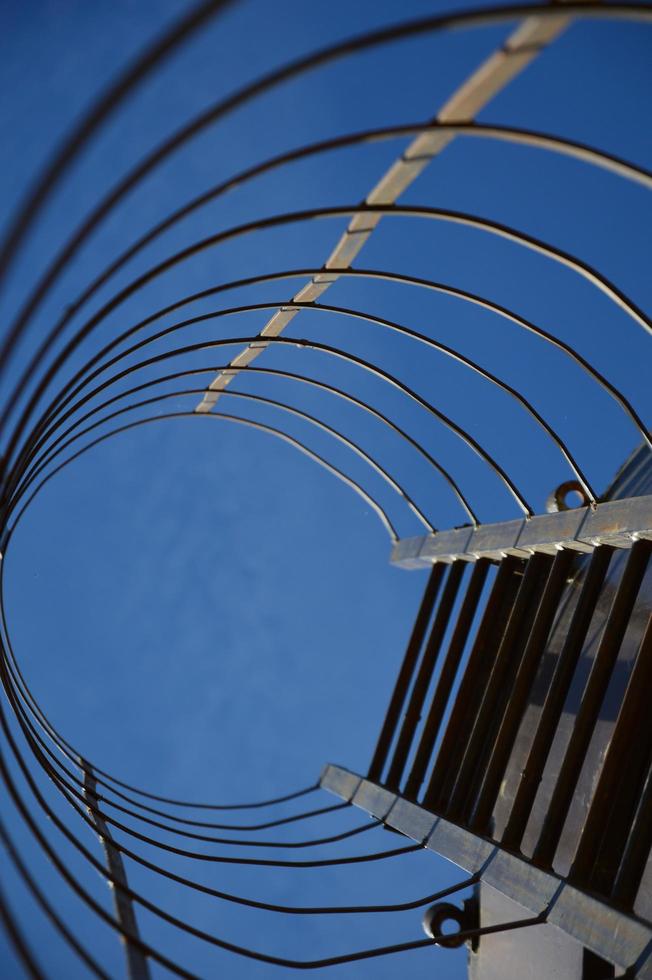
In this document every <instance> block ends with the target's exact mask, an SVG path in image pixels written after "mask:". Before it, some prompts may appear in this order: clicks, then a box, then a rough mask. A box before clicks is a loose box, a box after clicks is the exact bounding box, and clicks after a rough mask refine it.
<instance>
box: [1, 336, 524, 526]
mask: <svg viewBox="0 0 652 980" xmlns="http://www.w3.org/2000/svg"><path fill="white" fill-rule="evenodd" d="M255 342H258V337H238V338H232V337H231V338H223V339H221V340H212V341H204V342H201V343H198V344H190V345H186V346H184V347H179V348H176V349H175V350H173V351H166V352H164V353H162V354H159V355H156V356H154V357H150V358H147V359H146V360H144V361H140V362H139V363H138V364H136V365H132V366H130V367H128V368H125V369H123V370H122V371H120V372H118V373H117V374H116V375H115V376H114V378H113V379H112V380H111V381H108V382H104V383H103V384H100V385H98V386H97V387H96V388H95V389H93V390H92V391H91V392H90V393H87V394H86V395H84V396H83V397H82V398H81V399H80V400H79V402H78V403H77V408H79V407H81V406H82V405H83V404H85V403H86V402H87V401H89V400H90V398H92V397H93V396H94V395H95V394H98V393H99V392H100V391H102V390H104V389H105V388H107V387H108V386H109V385H110V384H113V383H115V381H116V380H119V379H121V378H124V377H127V376H128V375H130V374H132V373H134V371H137V370H140V369H141V368H143V367H146V366H150V365H154V364H157V363H159V362H161V361H164V360H168V359H170V358H172V357H177V356H179V355H181V354H189V353H192V352H194V351H198V350H206V349H212V348H220V347H224V346H230V345H233V344H238V345H239V346H241V347H242V346H243V345H245V346H246V345H247V344H248V343H255ZM264 342H265V343H266V344H280V345H283V346H286V347H288V346H289V347H294V348H300V349H309V350H315V351H320V352H321V353H325V354H328V355H330V356H332V357H334V358H336V359H340V360H343V361H345V362H347V363H351V364H354V365H356V366H358V367H360V368H362V369H363V370H364V371H366V372H368V373H370V374H372V375H375V376H376V377H378V378H380V379H381V380H383V381H385V382H386V383H388V384H389V385H391V386H392V387H395V388H397V389H398V390H399V391H401V392H402V393H403V394H405V395H407V396H408V398H409V399H411V400H412V401H414V402H415V403H416V404H418V405H419V406H420V407H421V408H424V409H425V410H426V411H427V412H429V413H430V414H431V415H433V416H434V417H435V418H437V419H438V420H439V421H440V422H442V423H443V424H444V426H445V427H446V428H448V429H449V430H450V431H452V432H453V433H454V434H455V435H457V436H458V438H460V439H461V440H462V441H463V442H464V443H466V445H467V446H468V447H469V448H470V449H472V450H473V452H474V453H476V455H478V456H479V457H480V458H481V459H482V460H483V461H484V462H485V463H487V464H488V465H489V467H490V468H491V469H492V470H493V471H494V473H495V474H496V475H497V476H498V477H499V479H500V480H501V482H502V483H503V485H504V486H505V488H506V489H507V490H508V491H509V493H511V495H512V496H513V497H514V499H515V500H516V502H517V504H518V505H519V507H520V508H521V510H522V511H523V513H524V514H525V515H526V516H530V515H531V514H533V511H532V508H531V507H530V505H529V504H528V503H527V501H526V500H525V498H524V497H523V495H522V494H521V493H520V491H519V490H518V489H517V487H516V486H515V484H514V483H513V481H512V480H511V478H510V477H509V475H508V474H507V473H506V472H505V470H504V469H503V468H502V467H501V466H500V464H499V463H498V462H497V461H496V460H495V459H494V458H493V457H492V456H491V455H490V454H489V453H487V452H486V450H484V449H483V448H482V446H481V445H480V444H479V443H478V441H477V440H476V439H474V437H473V436H472V435H471V434H470V433H469V432H467V431H466V429H463V428H462V427H461V426H459V425H458V424H457V423H456V422H454V421H453V420H452V419H450V418H449V417H448V416H447V415H445V414H444V413H443V412H441V411H440V410H439V409H437V408H435V406H434V405H432V404H431V403H430V402H429V401H427V400H426V399H424V398H422V397H421V395H419V394H417V393H416V392H415V391H414V390H413V389H412V388H410V387H409V386H408V385H406V384H404V383H403V382H402V381H400V380H399V379H398V378H397V377H396V376H395V375H392V374H390V373H389V372H387V371H384V370H383V369H382V368H380V367H379V366H378V365H375V364H372V363H371V362H370V361H367V360H366V359H364V358H361V357H357V356H356V355H354V354H350V353H347V352H344V351H342V350H340V349H339V348H335V347H331V346H329V345H328V344H322V343H318V342H317V341H312V340H310V341H308V340H302V339H296V340H295V339H289V338H286V337H266V338H265V341H264ZM120 359H121V357H116V358H114V359H112V361H109V362H108V364H107V365H105V366H104V368H106V367H108V366H110V365H111V364H113V363H114V362H117V361H118V360H120ZM104 368H103V369H104ZM98 373H100V372H99V371H98V372H96V373H95V374H98ZM95 374H93V375H91V376H90V377H89V378H88V379H87V381H86V384H87V383H88V382H89V381H90V380H91V379H92V378H93V377H94V376H95ZM13 489H14V488H13V486H12V492H13ZM21 493H22V491H21ZM21 493H17V494H14V496H13V498H12V500H11V502H10V503H9V504H8V505H7V506H6V510H5V513H4V515H3V518H4V521H5V523H6V522H7V521H8V519H9V516H10V515H11V513H12V512H13V510H14V509H15V507H16V504H17V502H18V500H19V499H20V496H21Z"/></svg>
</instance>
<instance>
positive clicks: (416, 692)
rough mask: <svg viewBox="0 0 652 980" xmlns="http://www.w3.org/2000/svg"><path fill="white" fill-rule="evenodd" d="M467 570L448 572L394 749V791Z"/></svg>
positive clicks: (462, 567) (391, 776) (390, 779)
mask: <svg viewBox="0 0 652 980" xmlns="http://www.w3.org/2000/svg"><path fill="white" fill-rule="evenodd" d="M465 568H466V566H465V565H464V563H463V562H456V563H455V564H453V565H451V567H450V570H449V572H448V577H447V579H446V585H445V586H444V591H443V593H442V596H441V599H440V601H439V605H438V607H437V612H436V613H435V618H434V620H433V624H432V628H431V630H430V634H429V636H428V639H427V641H426V645H425V647H424V651H423V657H422V658H421V663H420V665H419V670H418V672H417V676H416V680H415V682H414V687H413V688H412V693H411V695H410V699H409V702H408V705H407V709H406V711H405V716H404V718H403V724H402V725H401V729H400V732H399V736H398V741H397V743H396V748H395V749H394V755H393V758H392V761H391V764H390V767H389V773H388V776H387V785H388V786H389V787H390V788H394V789H397V788H398V786H399V784H400V781H401V778H402V776H403V770H404V769H405V763H406V761H407V758H408V755H409V752H410V747H411V745H412V742H413V740H414V734H415V732H416V728H417V725H418V723H419V720H420V718H421V711H422V708H423V703H424V701H425V699H426V695H427V693H428V687H429V685H430V681H431V679H432V675H433V671H434V669H435V666H436V663H437V659H438V657H439V652H440V650H441V645H442V643H443V640H444V635H445V633H446V629H447V627H448V622H449V620H450V616H451V613H452V611H453V606H454V604H455V599H456V598H457V593H458V590H459V587H460V582H461V580H462V575H463V574H464V571H465Z"/></svg>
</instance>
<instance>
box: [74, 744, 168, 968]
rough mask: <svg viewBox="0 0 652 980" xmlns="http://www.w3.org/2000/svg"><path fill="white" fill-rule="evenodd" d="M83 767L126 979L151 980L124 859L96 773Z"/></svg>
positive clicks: (82, 762)
mask: <svg viewBox="0 0 652 980" xmlns="http://www.w3.org/2000/svg"><path fill="white" fill-rule="evenodd" d="M80 766H81V768H82V771H83V773H84V797H85V799H86V802H87V803H88V804H89V807H88V813H89V816H90V818H91V820H92V821H93V823H94V825H95V829H96V830H97V833H98V835H99V838H100V843H101V845H102V847H103V849H104V856H105V860H106V866H107V870H108V871H109V873H110V875H111V878H112V880H111V881H110V882H109V887H110V889H111V893H112V895H113V904H114V906H115V912H116V916H117V919H118V922H119V923H120V928H121V930H122V937H121V938H122V940H123V942H124V945H125V954H126V958H127V975H128V977H129V980H151V976H150V972H149V965H148V963H147V957H146V956H145V954H144V953H143V951H142V949H141V948H140V946H139V945H137V943H139V942H140V933H139V931H138V922H137V920H136V913H135V911H134V905H133V901H132V899H131V895H129V894H128V893H127V892H126V891H125V889H126V888H128V887H129V884H128V882H127V873H126V871H125V867H124V863H123V860H122V855H121V853H120V851H119V850H118V849H117V848H116V847H115V845H114V844H113V838H112V836H111V831H110V830H109V827H108V824H107V823H106V821H105V820H104V818H103V816H102V813H101V811H100V808H99V806H100V805H99V800H98V798H97V783H96V782H95V775H94V773H93V769H92V767H91V765H90V763H88V762H86V761H85V760H80ZM134 940H135V941H136V942H134Z"/></svg>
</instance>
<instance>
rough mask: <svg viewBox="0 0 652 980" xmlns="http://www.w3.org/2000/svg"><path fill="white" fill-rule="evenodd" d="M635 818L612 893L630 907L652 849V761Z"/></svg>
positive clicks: (618, 901) (613, 896)
mask: <svg viewBox="0 0 652 980" xmlns="http://www.w3.org/2000/svg"><path fill="white" fill-rule="evenodd" d="M648 764H649V766H650V768H649V770H648V774H647V780H646V783H645V787H644V789H643V792H642V794H641V802H640V804H639V807H638V810H637V813H636V817H635V818H634V822H633V823H632V828H631V830H630V832H629V838H628V840H627V846H626V848H625V853H624V854H623V858H622V861H621V862H620V867H619V868H618V874H617V876H616V881H615V884H614V887H613V889H612V892H611V897H612V899H613V901H614V902H616V903H617V904H619V905H624V906H626V907H628V908H631V907H632V906H633V904H634V902H635V901H636V894H637V892H638V889H639V887H640V885H641V879H642V877H643V872H644V871H645V866H646V863H647V859H648V857H649V854H650V848H652V758H650V760H649V763H648Z"/></svg>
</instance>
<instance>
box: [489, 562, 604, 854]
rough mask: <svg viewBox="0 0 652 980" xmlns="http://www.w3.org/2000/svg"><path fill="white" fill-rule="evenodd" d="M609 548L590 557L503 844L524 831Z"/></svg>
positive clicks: (516, 841)
mask: <svg viewBox="0 0 652 980" xmlns="http://www.w3.org/2000/svg"><path fill="white" fill-rule="evenodd" d="M612 551H613V549H612V548H609V547H607V546H606V545H603V546H602V547H600V548H596V550H595V551H594V553H593V555H592V557H591V561H590V563H589V567H588V569H587V573H586V578H585V580H584V584H583V585H582V589H581V592H580V595H579V598H578V601H577V606H576V607H575V611H574V612H573V616H572V619H571V623H570V626H569V629H568V633H567V635H566V639H565V641H564V644H563V647H562V650H561V653H560V654H559V658H558V660H557V665H556V667H555V671H554V674H553V677H552V680H551V682H550V687H549V688H548V693H547V694H546V698H545V701H544V705H543V709H542V711H541V716H540V718H539V724H538V726H537V730H536V733H535V736H534V741H533V742H532V746H531V748H530V751H529V754H528V758H527V761H526V763H525V766H524V767H523V771H522V772H521V777H520V782H519V785H518V788H517V790H516V794H515V797H514V803H513V804H512V808H511V811H510V815H509V819H508V821H507V826H506V827H505V831H504V833H503V837H502V842H503V844H504V845H505V846H506V847H510V848H514V849H516V848H517V847H519V845H520V843H521V839H522V837H523V834H524V832H525V827H526V824H527V821H528V819H529V816H530V812H531V810H532V806H533V804H534V798H535V796H536V793H537V790H538V788H539V783H540V782H541V776H542V774H543V770H544V767H545V764H546V760H547V758H548V754H549V752H550V747H551V745H552V742H553V739H554V737H555V732H556V730H557V725H558V724H559V719H560V717H561V713H562V710H563V707H564V702H565V701H566V697H567V695H568V691H569V688H570V684H571V681H572V679H573V674H574V672H575V667H576V666H577V662H578V660H579V658H580V655H581V653H582V646H583V644H584V641H585V639H586V635H587V633H588V630H589V626H590V624H591V619H592V618H593V613H594V611H595V607H596V604H597V601H598V598H599V596H600V591H601V589H602V586H603V583H604V580H605V577H606V574H607V570H608V568H609V562H610V561H611V555H612Z"/></svg>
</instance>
